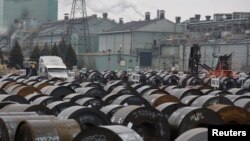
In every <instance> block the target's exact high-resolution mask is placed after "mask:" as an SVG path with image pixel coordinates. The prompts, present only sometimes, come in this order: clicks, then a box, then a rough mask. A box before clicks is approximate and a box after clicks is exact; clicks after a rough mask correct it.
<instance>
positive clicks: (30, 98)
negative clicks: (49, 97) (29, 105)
mask: <svg viewBox="0 0 250 141" xmlns="http://www.w3.org/2000/svg"><path fill="white" fill-rule="evenodd" d="M43 96H46V95H43V94H40V93H33V94H30V95H27V96H25V97H24V98H25V99H26V100H28V101H29V102H32V101H34V100H36V99H37V98H39V97H43Z"/></svg>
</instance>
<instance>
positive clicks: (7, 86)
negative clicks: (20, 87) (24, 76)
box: [3, 81, 16, 92]
mask: <svg viewBox="0 0 250 141" xmlns="http://www.w3.org/2000/svg"><path fill="white" fill-rule="evenodd" d="M15 84H16V82H13V81H11V82H10V83H7V84H4V85H3V90H4V91H5V92H7V90H8V88H9V87H11V86H13V85H15Z"/></svg>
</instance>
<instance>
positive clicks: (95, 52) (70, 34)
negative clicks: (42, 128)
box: [0, 0, 250, 71]
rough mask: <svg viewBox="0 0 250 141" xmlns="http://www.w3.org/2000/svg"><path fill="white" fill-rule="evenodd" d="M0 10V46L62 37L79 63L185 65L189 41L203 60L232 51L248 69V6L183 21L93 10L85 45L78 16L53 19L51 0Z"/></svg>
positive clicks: (14, 1)
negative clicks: (5, 40) (2, 35)
mask: <svg viewBox="0 0 250 141" xmlns="http://www.w3.org/2000/svg"><path fill="white" fill-rule="evenodd" d="M0 10H1V11H0V28H1V32H3V31H4V30H5V32H7V33H8V36H9V40H10V43H9V47H8V48H7V47H6V48H3V51H9V50H10V49H11V47H12V46H13V43H14V41H16V40H17V41H19V43H20V44H21V46H22V47H23V48H22V50H23V53H24V55H25V56H26V57H28V56H30V52H31V51H32V50H33V48H34V47H35V45H38V46H40V47H43V46H44V45H45V44H47V45H48V46H49V47H52V46H53V45H54V44H57V45H58V44H59V42H60V41H61V40H62V39H64V40H67V41H70V43H71V45H72V46H73V48H74V49H75V52H76V54H77V57H78V65H79V67H87V68H92V69H97V70H99V71H104V70H108V69H111V70H126V69H127V68H134V67H135V66H140V67H142V68H153V69H154V68H155V69H166V70H170V69H173V68H174V69H176V70H188V57H189V53H190V47H191V46H192V45H193V44H194V43H195V44H199V45H200V46H201V57H202V58H201V60H202V62H203V63H206V64H208V65H209V66H211V65H212V63H213V61H214V57H213V55H216V54H232V56H233V63H232V65H233V66H232V68H233V69H235V70H244V69H250V45H249V44H250V18H249V17H250V13H249V12H233V13H215V14H214V15H213V16H209V15H203V16H205V20H201V15H199V14H196V15H194V17H191V18H190V19H188V20H183V21H181V17H176V21H175V22H172V21H170V20H168V19H166V18H165V11H164V10H157V11H158V12H157V15H155V16H152V15H151V14H150V13H149V12H146V13H145V19H143V20H138V21H129V22H124V21H123V18H120V19H119V20H118V21H115V20H113V19H110V18H109V17H108V13H103V15H102V16H97V15H95V14H94V15H91V16H87V17H85V22H87V25H88V31H89V35H88V38H90V45H89V46H86V42H85V41H86V40H85V38H87V37H86V35H84V34H83V31H82V27H83V23H81V22H82V21H81V20H82V19H83V18H75V23H74V24H72V19H71V18H72V17H70V16H69V15H68V14H66V15H65V18H64V19H63V20H57V16H58V13H57V11H58V1H57V0H24V1H18V0H0ZM13 27H14V28H13ZM72 27H73V28H72ZM11 28H13V29H12V30H13V31H11V32H10V29H11ZM71 29H74V30H72V31H71Z"/></svg>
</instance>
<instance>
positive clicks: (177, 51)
mask: <svg viewBox="0 0 250 141" xmlns="http://www.w3.org/2000/svg"><path fill="white" fill-rule="evenodd" d="M213 17H214V19H211V16H206V20H200V19H201V15H199V14H196V15H195V16H194V17H192V18H190V19H189V20H187V21H185V22H183V23H181V24H182V25H184V26H185V33H184V34H183V35H180V36H177V37H176V38H173V39H172V40H165V41H163V42H162V44H161V46H162V53H163V54H162V58H161V59H160V60H161V66H163V67H164V69H168V70H169V69H170V68H171V67H173V66H174V67H175V68H178V69H179V70H185V71H187V70H188V60H189V53H190V47H191V46H192V45H193V44H194V43H195V44H199V45H200V47H201V63H205V64H207V65H208V66H212V64H213V62H214V59H215V58H214V57H213V55H219V54H221V55H223V54H232V69H233V70H234V71H246V70H249V69H250V63H249V61H250V60H249V56H250V55H249V54H250V53H249V50H250V48H249V47H250V13H247V12H234V13H231V14H230V13H224V14H223V13H220V14H214V16H213ZM176 66H178V67H176Z"/></svg>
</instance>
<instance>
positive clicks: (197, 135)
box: [175, 128, 208, 141]
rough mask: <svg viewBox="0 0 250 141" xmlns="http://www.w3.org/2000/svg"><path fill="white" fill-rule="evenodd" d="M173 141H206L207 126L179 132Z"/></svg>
mask: <svg viewBox="0 0 250 141" xmlns="http://www.w3.org/2000/svg"><path fill="white" fill-rule="evenodd" d="M175 141H208V129H207V128H194V129H190V130H188V131H186V132H184V133H183V134H181V135H180V136H179V137H178V138H176V139H175Z"/></svg>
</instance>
